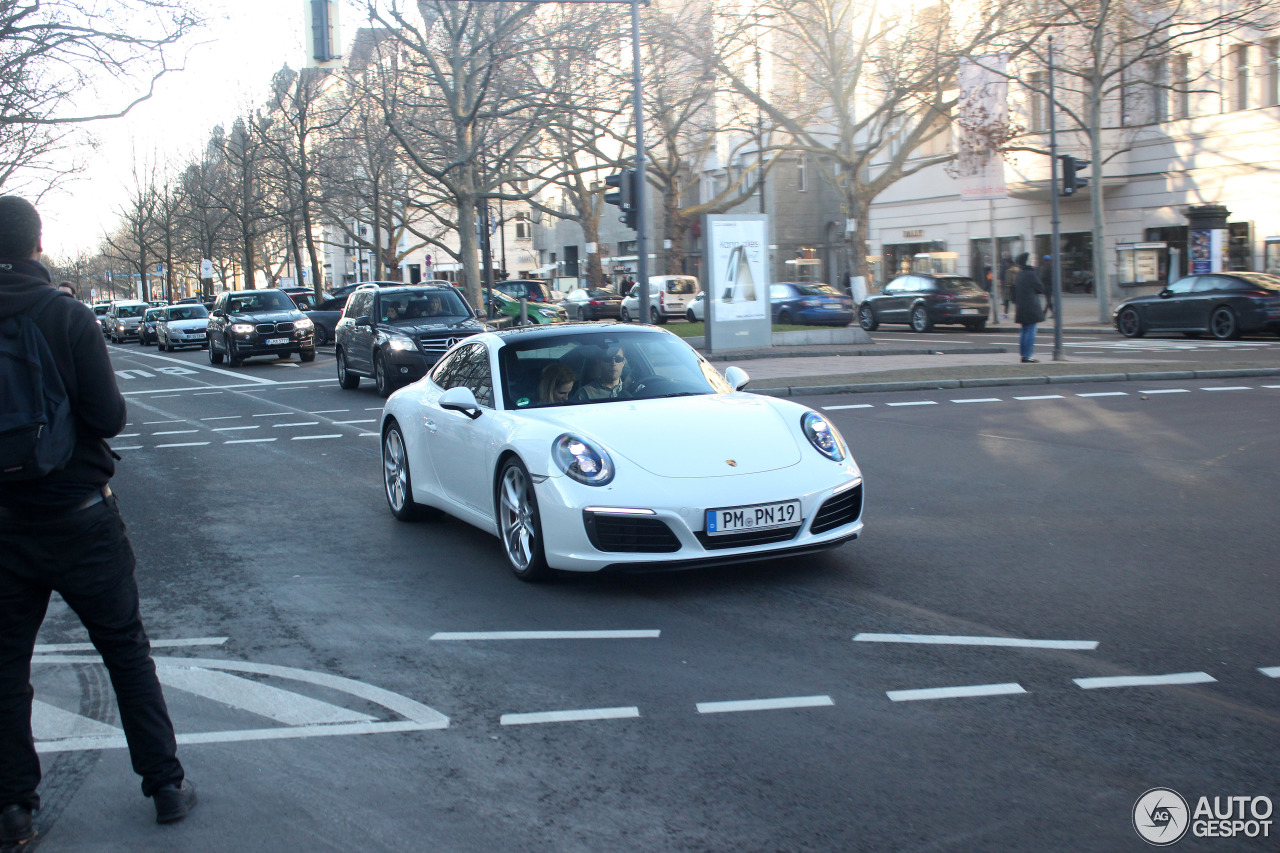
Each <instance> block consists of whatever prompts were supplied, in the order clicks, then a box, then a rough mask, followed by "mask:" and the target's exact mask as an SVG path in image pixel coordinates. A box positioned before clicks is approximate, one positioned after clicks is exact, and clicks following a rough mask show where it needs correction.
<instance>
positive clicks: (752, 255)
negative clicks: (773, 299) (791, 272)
mask: <svg viewBox="0 0 1280 853" xmlns="http://www.w3.org/2000/svg"><path fill="white" fill-rule="evenodd" d="M702 233H703V234H705V235H706V246H707V279H706V285H705V287H706V293H707V295H706V296H705V297H704V298H705V299H706V303H707V306H706V307H707V310H706V316H707V320H706V323H707V326H706V328H707V349H708V350H709V351H711V352H713V353H719V352H725V351H728V350H737V349H754V348H758V347H770V346H773V324H772V317H771V316H770V305H769V284H770V280H769V279H770V276H769V239H768V237H769V235H768V227H767V221H766V217H765V216H764V215H763V214H759V213H754V214H752V213H746V214H715V215H710V216H706V217H704V221H703V228H702Z"/></svg>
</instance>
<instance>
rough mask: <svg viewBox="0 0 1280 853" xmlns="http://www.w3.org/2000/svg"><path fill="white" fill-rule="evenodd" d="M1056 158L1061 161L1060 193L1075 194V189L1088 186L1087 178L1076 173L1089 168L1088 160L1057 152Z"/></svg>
mask: <svg viewBox="0 0 1280 853" xmlns="http://www.w3.org/2000/svg"><path fill="white" fill-rule="evenodd" d="M1058 159H1059V160H1061V161H1062V194H1063V195H1075V194H1076V190H1081V189H1084V188H1085V187H1087V186H1089V179H1088V178H1082V177H1080V176H1079V175H1077V174H1076V173H1077V172H1081V171H1083V170H1085V169H1087V168H1089V165H1090V164H1089V161H1088V160H1079V159H1077V158H1075V157H1072V156H1071V155H1070V154H1059V155H1058Z"/></svg>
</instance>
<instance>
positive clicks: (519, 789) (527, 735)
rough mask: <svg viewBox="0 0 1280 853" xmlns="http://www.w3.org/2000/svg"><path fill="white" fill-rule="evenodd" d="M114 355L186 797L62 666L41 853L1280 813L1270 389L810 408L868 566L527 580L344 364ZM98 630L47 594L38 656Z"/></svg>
mask: <svg viewBox="0 0 1280 853" xmlns="http://www.w3.org/2000/svg"><path fill="white" fill-rule="evenodd" d="M112 353H113V360H114V361H115V365H116V368H117V371H134V372H133V373H124V374H123V375H122V378H121V386H122V388H123V389H124V390H125V391H126V393H127V394H128V396H129V401H130V426H129V427H128V428H127V430H126V432H125V434H124V435H122V436H121V437H120V438H119V439H117V440H116V441H115V442H113V444H114V445H115V446H116V447H117V448H118V449H119V450H120V452H121V455H122V456H123V457H124V460H123V461H122V462H121V463H120V465H119V471H118V474H117V477H116V479H115V481H114V483H113V487H114V488H115V490H116V491H117V493H118V494H119V495H120V496H121V505H122V508H123V511H124V513H125V516H126V519H127V520H128V521H129V523H130V529H131V534H132V536H133V542H134V546H135V549H136V551H137V553H138V562H139V567H138V577H139V583H140V586H141V589H142V595H143V613H144V618H145V620H146V622H147V624H148V629H149V633H150V634H151V636H152V639H153V641H156V642H157V649H156V656H157V658H158V660H159V661H160V663H161V666H160V671H161V673H162V676H163V677H164V678H165V679H166V684H167V685H168V687H167V688H166V695H167V696H168V697H169V702H170V706H171V710H172V713H173V716H174V719H175V722H176V725H177V728H178V730H179V733H180V736H181V737H182V738H183V741H184V742H183V745H182V747H181V755H182V757H183V759H184V761H185V763H186V765H187V767H188V772H189V774H190V776H191V778H192V779H193V780H194V781H195V782H196V784H197V785H198V786H199V790H200V795H201V804H200V805H199V807H198V808H197V810H196V811H195V812H194V813H193V814H192V816H191V817H190V818H189V819H188V820H187V821H185V822H184V823H182V824H179V825H176V826H169V827H159V826H156V825H155V824H153V823H152V822H151V817H152V812H151V808H150V804H149V803H147V802H146V801H145V800H143V799H142V798H141V797H140V796H138V791H137V788H136V787H135V785H136V778H135V777H133V776H132V774H131V772H130V770H129V764H128V757H127V753H126V752H125V751H124V750H123V749H120V748H112V747H111V737H112V735H111V729H110V727H111V726H112V725H113V724H115V723H116V722H117V721H116V719H115V716H114V708H113V707H112V703H111V698H110V696H111V694H110V689H109V686H108V685H107V683H106V680H105V677H104V675H103V673H102V670H101V667H100V666H97V665H95V664H93V663H89V662H86V661H85V660H84V653H83V652H80V653H79V654H78V655H77V653H76V652H75V650H74V648H64V647H57V648H54V647H52V646H51V645H50V646H45V647H42V649H41V657H40V659H38V660H37V663H36V665H35V666H34V668H33V673H34V674H33V681H34V683H35V686H36V688H37V699H39V700H42V701H44V702H46V703H48V704H49V705H50V706H53V707H54V708H55V709H56V710H55V711H49V710H47V709H46V710H44V711H43V712H42V713H43V716H42V717H41V725H40V726H39V727H38V732H37V737H38V739H41V742H42V749H44V750H45V755H44V761H45V768H46V780H45V784H44V788H43V795H44V797H45V800H46V806H45V808H44V809H43V810H42V812H41V814H40V815H39V818H38V821H37V825H38V827H39V829H40V830H41V839H40V840H39V842H38V847H36V848H35V849H38V850H41V851H43V853H51V851H85V850H94V851H99V850H101V851H117V850H118V851H171V850H184V851H226V850H237V851H246V850H262V851H294V850H297V851H328V850H333V851H339V850H341V851H347V850H351V849H363V850H380V851H381V850H395V851H418V850H426V849H432V850H444V851H452V850H457V851H490V850H522V851H544V850H545V851H578V850H581V851H599V850H715V851H721V850H723V851H730V850H732V851H740V850H820V851H851V850H867V851H886V850H912V851H915V850H921V851H923V850H930V851H935V850H954V851H975V850H992V851H1006V850H1014V849H1017V850H1032V849H1034V850H1079V849H1088V850H1139V849H1145V848H1146V845H1145V844H1144V842H1143V841H1142V840H1141V839H1140V838H1139V837H1138V835H1137V833H1136V832H1135V830H1134V828H1133V825H1132V819H1133V816H1132V810H1133V807H1134V803H1135V801H1136V800H1137V799H1138V798H1139V796H1140V795H1142V794H1143V792H1145V791H1147V790H1148V789H1150V788H1154V787H1162V786H1165V787H1169V788H1172V789H1174V790H1176V791H1178V792H1180V793H1181V794H1182V796H1184V797H1185V798H1187V800H1188V801H1189V802H1190V803H1191V804H1192V806H1193V807H1194V804H1195V802H1196V798H1198V797H1200V796H1207V797H1210V798H1212V797H1214V796H1218V797H1227V796H1251V797H1252V796H1269V797H1270V798H1271V800H1272V801H1273V802H1274V801H1275V800H1276V799H1277V798H1278V796H1280V789H1278V788H1277V781H1276V775H1275V732H1276V729H1277V725H1280V678H1278V677H1277V676H1278V675H1280V670H1276V669H1275V668H1276V667H1280V637H1278V636H1277V629H1276V624H1277V623H1276V616H1275V614H1276V613H1277V610H1278V609H1280V607H1278V605H1280V585H1277V583H1276V569H1275V560H1274V558H1273V557H1272V555H1271V551H1272V550H1273V547H1272V531H1273V529H1274V519H1275V516H1276V509H1277V500H1276V497H1275V495H1276V485H1277V475H1278V474H1280V461H1278V460H1277V456H1276V454H1275V453H1274V450H1273V446H1272V444H1273V441H1274V438H1273V436H1274V424H1275V422H1276V419H1277V415H1280V380H1273V379H1256V380H1231V381H1229V382H1227V381H1224V382H1203V381H1201V382H1191V383H1189V382H1181V383H1179V382H1153V383H1144V384H1138V383H1129V382H1119V383H1116V382H1112V383H1106V384H1096V385H1089V384H1086V385H1078V386H1077V385H1058V386H1053V387H1052V388H1041V389H1035V390H1030V389H1026V388H1018V387H1012V388H993V389H982V391H981V393H975V391H974V390H972V389H969V390H963V391H956V390H952V391H931V392H903V393H883V394H865V393H864V394H858V395H849V396H840V395H827V396H822V397H815V398H812V399H811V400H808V401H807V402H809V403H810V404H811V405H813V406H814V407H815V408H824V409H826V410H827V411H828V413H829V414H830V415H831V416H832V417H833V418H835V420H836V422H837V424H838V425H839V426H840V428H841V430H842V431H843V433H844V435H845V437H846V439H847V440H848V442H849V444H850V445H851V447H852V448H853V450H854V453H855V456H856V457H857V459H858V461H859V462H860V464H861V465H862V467H863V470H864V473H865V476H866V483H867V486H866V494H867V509H866V514H865V521H866V531H865V535H864V537H863V538H861V539H860V540H858V541H856V542H854V543H851V544H849V545H846V546H844V547H843V548H841V549H840V550H837V551H834V552H827V553H825V554H822V555H818V556H812V557H805V558H798V559H794V560H791V561H773V562H767V563H761V564H756V565H751V566H746V567H742V566H739V567H729V568H723V569H711V570H704V571H697V572H687V573H677V574H654V575H643V576H595V575H582V576H578V575H574V576H560V577H557V578H556V579H554V580H553V581H551V582H550V583H547V584H543V585H528V584H523V583H520V582H519V581H517V580H515V579H514V578H513V577H512V576H511V575H510V573H509V571H508V570H507V568H506V567H505V564H504V562H503V559H502V557H501V554H500V553H499V548H498V543H497V541H496V540H495V539H493V538H492V537H490V536H488V535H486V534H483V533H481V532H479V531H477V530H475V529H472V528H470V527H468V526H466V525H464V524H462V523H460V522H456V521H449V520H446V521H443V522H435V523H423V524H402V523H399V522H396V521H395V520H394V519H393V518H392V517H391V515H390V513H389V512H388V511H387V509H386V506H385V502H384V499H383V497H382V492H381V483H380V479H379V477H380V471H379V455H378V439H377V437H376V419H377V417H378V411H379V410H380V408H381V400H380V398H378V397H377V396H376V395H375V394H374V393H373V392H372V389H371V388H368V387H362V389H360V390H359V391H355V392H345V391H342V390H340V389H339V388H338V387H337V383H336V380H335V378H334V370H333V359H332V355H331V353H325V352H323V351H322V353H321V355H320V357H319V358H318V359H317V361H316V362H314V363H313V364H309V365H299V364H298V363H297V361H296V359H294V360H291V361H290V362H288V363H277V362H273V361H270V360H255V361H251V362H249V363H248V365H247V366H246V367H244V368H241V369H237V370H230V369H227V368H225V367H224V368H216V369H215V368H212V367H211V366H210V365H208V363H207V361H205V360H204V359H205V357H204V354H203V353H202V352H199V351H195V352H188V353H179V354H160V353H157V352H156V351H155V350H154V349H142V348H138V347H113V348H112ZM138 371H141V373H139V372H138ZM185 371H190V372H185ZM144 373H145V374H147V375H142V374H144ZM365 385H366V386H368V383H367V382H366V383H365ZM1269 385H1270V386H1271V387H1268V386H1269ZM1099 394H1101V395H1105V396H1094V395H1099ZM841 407H845V408H841ZM678 429H679V428H678V426H675V427H673V432H674V433H677V434H676V435H674V436H673V440H679V436H678ZM370 433H372V435H370ZM584 631H585V632H597V633H595V634H591V635H582V634H578V633H572V632H584ZM490 632H552V633H551V634H543V635H534V636H533V637H531V638H522V637H528V636H529V635H527V634H514V635H513V634H510V633H490ZM610 632H615V633H610ZM477 634H478V636H476V635H477ZM922 637H924V638H929V639H930V640H931V641H930V642H920V641H919V640H920V638H922ZM955 638H965V639H964V640H963V641H961V640H957V639H955ZM911 639H915V640H916V641H914V642H908V641H907V640H911ZM83 640H84V635H83V633H82V631H81V630H80V629H79V628H78V626H77V624H76V622H75V619H74V616H73V615H71V614H69V613H68V612H67V611H66V609H65V607H62V606H60V605H55V607H53V608H52V609H51V612H50V616H49V619H48V620H47V622H46V626H45V629H44V631H43V632H42V635H41V638H40V642H41V643H42V644H74V643H79V642H83ZM89 660H91V658H89ZM1152 677H1163V678H1160V679H1158V680H1160V681H1166V682H1167V681H1173V682H1181V683H1156V684H1151V683H1143V680H1147V681H1148V682H1149V680H1150V679H1151V678H1152ZM1116 678H1119V679H1138V680H1139V683H1138V684H1132V685H1130V686H1121V685H1125V684H1127V682H1124V681H1121V682H1120V683H1119V685H1117V684H1116V682H1098V681H1090V680H1089V679H1116ZM1104 685H1113V686H1104ZM955 688H961V689H959V690H956V689H955ZM919 691H925V692H919ZM931 691H932V692H931ZM939 691H940V692H939ZM966 694H968V695H966ZM725 703H729V704H725ZM58 710H60V711H61V712H64V714H66V715H69V716H65V717H64V716H59V715H58V714H57V711H58ZM554 712H568V713H559V714H556V713H554ZM71 718H74V719H71ZM444 718H447V725H445V724H444V723H442V720H443V719H444ZM83 721H88V722H83ZM91 723H96V724H97V725H99V726H102V727H103V728H100V729H99V728H94V727H93V725H91ZM77 727H78V728H77ZM41 732H44V733H45V734H46V735H47V737H44V738H41V736H40V734H41ZM94 737H98V738H101V740H98V741H94V740H93V738H94ZM77 738H79V740H77ZM102 746H106V747H108V748H96V747H102ZM89 747H92V748H89ZM1184 818H1185V816H1184ZM1273 829H1274V828H1273ZM1274 837H1275V832H1274V831H1273V832H1272V834H1271V838H1270V839H1246V838H1233V839H1223V838H1215V839H1205V838H1193V837H1191V836H1190V835H1188V837H1186V838H1184V839H1183V840H1182V841H1181V842H1179V845H1178V846H1179V848H1186V849H1205V850H1215V851H1216V850H1234V849H1243V850H1264V849H1275V845H1276V843H1275V841H1274Z"/></svg>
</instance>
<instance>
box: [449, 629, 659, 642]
mask: <svg viewBox="0 0 1280 853" xmlns="http://www.w3.org/2000/svg"><path fill="white" fill-rule="evenodd" d="M661 633H662V632H661V631H654V630H647V629H643V630H637V631H626V630H620V631H437V632H436V633H434V634H432V635H431V636H430V637H428V638H427V639H428V640H640V639H657V637H658V636H659V635H660V634H661Z"/></svg>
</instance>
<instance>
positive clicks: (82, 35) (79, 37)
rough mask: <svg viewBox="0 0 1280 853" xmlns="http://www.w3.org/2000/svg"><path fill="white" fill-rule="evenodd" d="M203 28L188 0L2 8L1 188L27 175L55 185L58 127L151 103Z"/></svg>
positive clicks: (14, 0) (49, 2) (24, 1)
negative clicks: (181, 47) (182, 45)
mask: <svg viewBox="0 0 1280 853" xmlns="http://www.w3.org/2000/svg"><path fill="white" fill-rule="evenodd" d="M202 23H203V15H202V13H201V12H200V11H198V9H196V8H193V7H192V6H191V5H190V4H189V3H188V2H186V0H117V2H113V3H85V2H82V0H0V186H3V185H4V184H5V182H6V181H12V180H13V179H14V178H15V176H16V175H20V174H21V175H24V176H25V178H26V182H27V183H30V184H33V185H36V187H38V186H45V187H47V186H49V185H52V184H54V183H56V182H57V179H58V178H59V173H58V170H56V169H52V168H51V164H50V156H51V155H53V154H55V153H57V152H58V151H60V150H61V149H62V147H63V146H64V145H65V144H66V143H67V142H68V140H69V135H68V134H67V132H65V131H63V130H59V129H58V128H59V127H66V126H70V125H77V124H81V123H84V122H87V121H93V120H96V119H104V118H115V117H119V116H122V115H124V114H126V113H127V112H129V110H130V109H132V108H133V107H134V106H136V105H137V104H139V103H141V102H142V101H144V100H146V99H147V98H149V97H150V96H151V94H152V92H154V91H155V84H156V81H158V80H159V79H160V77H162V76H163V75H165V74H167V73H169V72H170V71H172V70H175V67H174V63H173V60H172V59H171V56H170V54H171V52H172V51H173V50H174V49H175V48H176V45H177V44H178V43H179V42H180V41H181V40H182V39H183V38H184V37H186V36H187V35H188V34H190V33H191V32H192V31H193V30H195V29H196V28H197V27H199V26H200V25H201V24H202ZM86 95H87V96H89V97H86ZM86 104H92V107H91V108H87V109H86V108H85V105H86ZM20 170H31V171H27V172H22V171H20Z"/></svg>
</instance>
